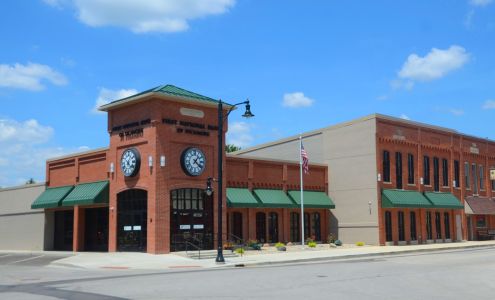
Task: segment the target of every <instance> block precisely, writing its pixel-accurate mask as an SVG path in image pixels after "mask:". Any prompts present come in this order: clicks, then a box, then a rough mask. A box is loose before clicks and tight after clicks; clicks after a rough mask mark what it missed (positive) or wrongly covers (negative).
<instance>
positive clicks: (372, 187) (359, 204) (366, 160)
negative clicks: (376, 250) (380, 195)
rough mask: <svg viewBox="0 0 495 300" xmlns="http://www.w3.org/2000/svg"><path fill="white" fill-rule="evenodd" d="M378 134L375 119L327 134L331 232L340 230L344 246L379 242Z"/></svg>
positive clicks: (345, 126) (332, 128) (326, 150)
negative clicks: (333, 203) (332, 208)
mask: <svg viewBox="0 0 495 300" xmlns="http://www.w3.org/2000/svg"><path fill="white" fill-rule="evenodd" d="M375 132H376V121H375V118H368V119H362V120H358V121H356V122H352V123H348V124H343V125H342V126H335V127H330V128H327V129H326V130H325V131H324V139H323V140H324V153H325V162H326V163H327V164H328V171H329V178H328V182H329V186H328V187H329V191H328V194H329V195H330V197H331V198H332V199H333V201H334V202H335V209H334V210H332V215H333V217H334V219H332V222H331V223H332V224H334V225H336V226H332V231H334V230H335V229H336V228H337V229H338V232H336V233H337V235H338V237H339V239H341V240H342V241H343V242H344V243H355V242H358V241H362V242H365V243H367V244H373V245H377V244H378V242H379V236H378V234H379V230H378V201H377V184H376V174H377V172H376V141H375Z"/></svg>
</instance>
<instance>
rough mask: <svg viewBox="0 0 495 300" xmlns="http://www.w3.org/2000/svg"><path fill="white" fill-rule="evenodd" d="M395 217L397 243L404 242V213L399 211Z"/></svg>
mask: <svg viewBox="0 0 495 300" xmlns="http://www.w3.org/2000/svg"><path fill="white" fill-rule="evenodd" d="M397 217H398V221H399V241H404V240H405V237H406V235H405V226H404V212H403V211H399V212H398V216H397Z"/></svg>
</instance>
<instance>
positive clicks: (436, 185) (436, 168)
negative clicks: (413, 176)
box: [433, 157, 440, 192]
mask: <svg viewBox="0 0 495 300" xmlns="http://www.w3.org/2000/svg"><path fill="white" fill-rule="evenodd" d="M433 189H434V190H435V192H438V191H440V161H439V160H438V157H433Z"/></svg>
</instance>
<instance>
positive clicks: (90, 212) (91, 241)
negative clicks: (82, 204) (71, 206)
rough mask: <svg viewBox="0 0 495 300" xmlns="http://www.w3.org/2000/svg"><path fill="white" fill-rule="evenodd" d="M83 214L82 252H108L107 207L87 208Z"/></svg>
mask: <svg viewBox="0 0 495 300" xmlns="http://www.w3.org/2000/svg"><path fill="white" fill-rule="evenodd" d="M84 214H85V218H86V220H85V228H84V250H86V251H100V252H106V251H108V207H100V208H87V209H85V211H84Z"/></svg>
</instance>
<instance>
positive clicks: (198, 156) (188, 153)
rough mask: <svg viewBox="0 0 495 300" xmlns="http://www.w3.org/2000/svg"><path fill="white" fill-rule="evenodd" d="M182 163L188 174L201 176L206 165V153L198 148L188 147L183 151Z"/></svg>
mask: <svg viewBox="0 0 495 300" xmlns="http://www.w3.org/2000/svg"><path fill="white" fill-rule="evenodd" d="M181 165H182V169H183V170H184V172H185V173H186V174H187V175H189V176H199V175H201V173H203V171H204V170H205V167H206V157H205V154H204V153H203V151H201V150H200V149H198V148H194V147H191V148H187V149H186V150H184V152H182V157H181Z"/></svg>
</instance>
